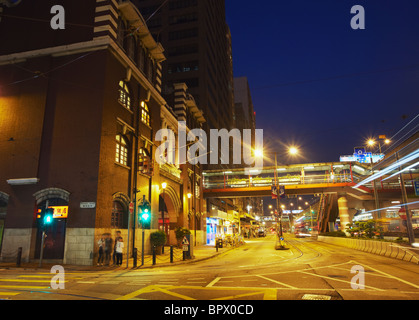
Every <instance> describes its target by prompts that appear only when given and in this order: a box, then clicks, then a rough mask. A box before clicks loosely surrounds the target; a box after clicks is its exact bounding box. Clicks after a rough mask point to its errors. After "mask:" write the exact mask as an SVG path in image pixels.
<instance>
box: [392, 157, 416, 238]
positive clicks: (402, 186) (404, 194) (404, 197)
mask: <svg viewBox="0 0 419 320" xmlns="http://www.w3.org/2000/svg"><path fill="white" fill-rule="evenodd" d="M396 161H397V162H398V161H399V152H396ZM400 169H401V168H400V167H399V171H400V173H399V178H400V189H401V190H402V202H403V204H404V207H405V210H406V228H407V236H408V238H409V243H410V244H412V243H414V242H415V233H414V232H413V226H412V217H411V215H410V211H409V207H408V206H407V203H408V201H407V192H406V186H405V184H404V178H403V173H402V172H401V170H400Z"/></svg>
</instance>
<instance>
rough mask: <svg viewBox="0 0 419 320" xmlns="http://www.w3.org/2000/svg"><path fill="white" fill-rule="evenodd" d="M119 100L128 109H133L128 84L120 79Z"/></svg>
mask: <svg viewBox="0 0 419 320" xmlns="http://www.w3.org/2000/svg"><path fill="white" fill-rule="evenodd" d="M118 102H119V103H120V104H122V105H123V106H124V107H125V108H127V109H128V110H131V97H130V92H129V89H128V86H127V84H126V83H125V82H124V81H122V80H121V81H119V98H118Z"/></svg>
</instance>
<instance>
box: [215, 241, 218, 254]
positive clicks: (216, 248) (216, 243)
mask: <svg viewBox="0 0 419 320" xmlns="http://www.w3.org/2000/svg"><path fill="white" fill-rule="evenodd" d="M215 250H216V251H217V252H218V241H215Z"/></svg>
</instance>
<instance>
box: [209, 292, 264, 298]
mask: <svg viewBox="0 0 419 320" xmlns="http://www.w3.org/2000/svg"><path fill="white" fill-rule="evenodd" d="M257 294H263V295H265V292H263V291H261V292H250V293H243V294H237V295H234V296H229V297H222V298H215V299H212V300H233V299H237V298H242V297H248V296H254V295H257Z"/></svg>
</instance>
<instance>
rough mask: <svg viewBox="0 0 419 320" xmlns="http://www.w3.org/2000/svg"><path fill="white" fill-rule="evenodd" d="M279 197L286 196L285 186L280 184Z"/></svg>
mask: <svg viewBox="0 0 419 320" xmlns="http://www.w3.org/2000/svg"><path fill="white" fill-rule="evenodd" d="M279 197H280V198H281V199H283V198H285V186H279Z"/></svg>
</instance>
